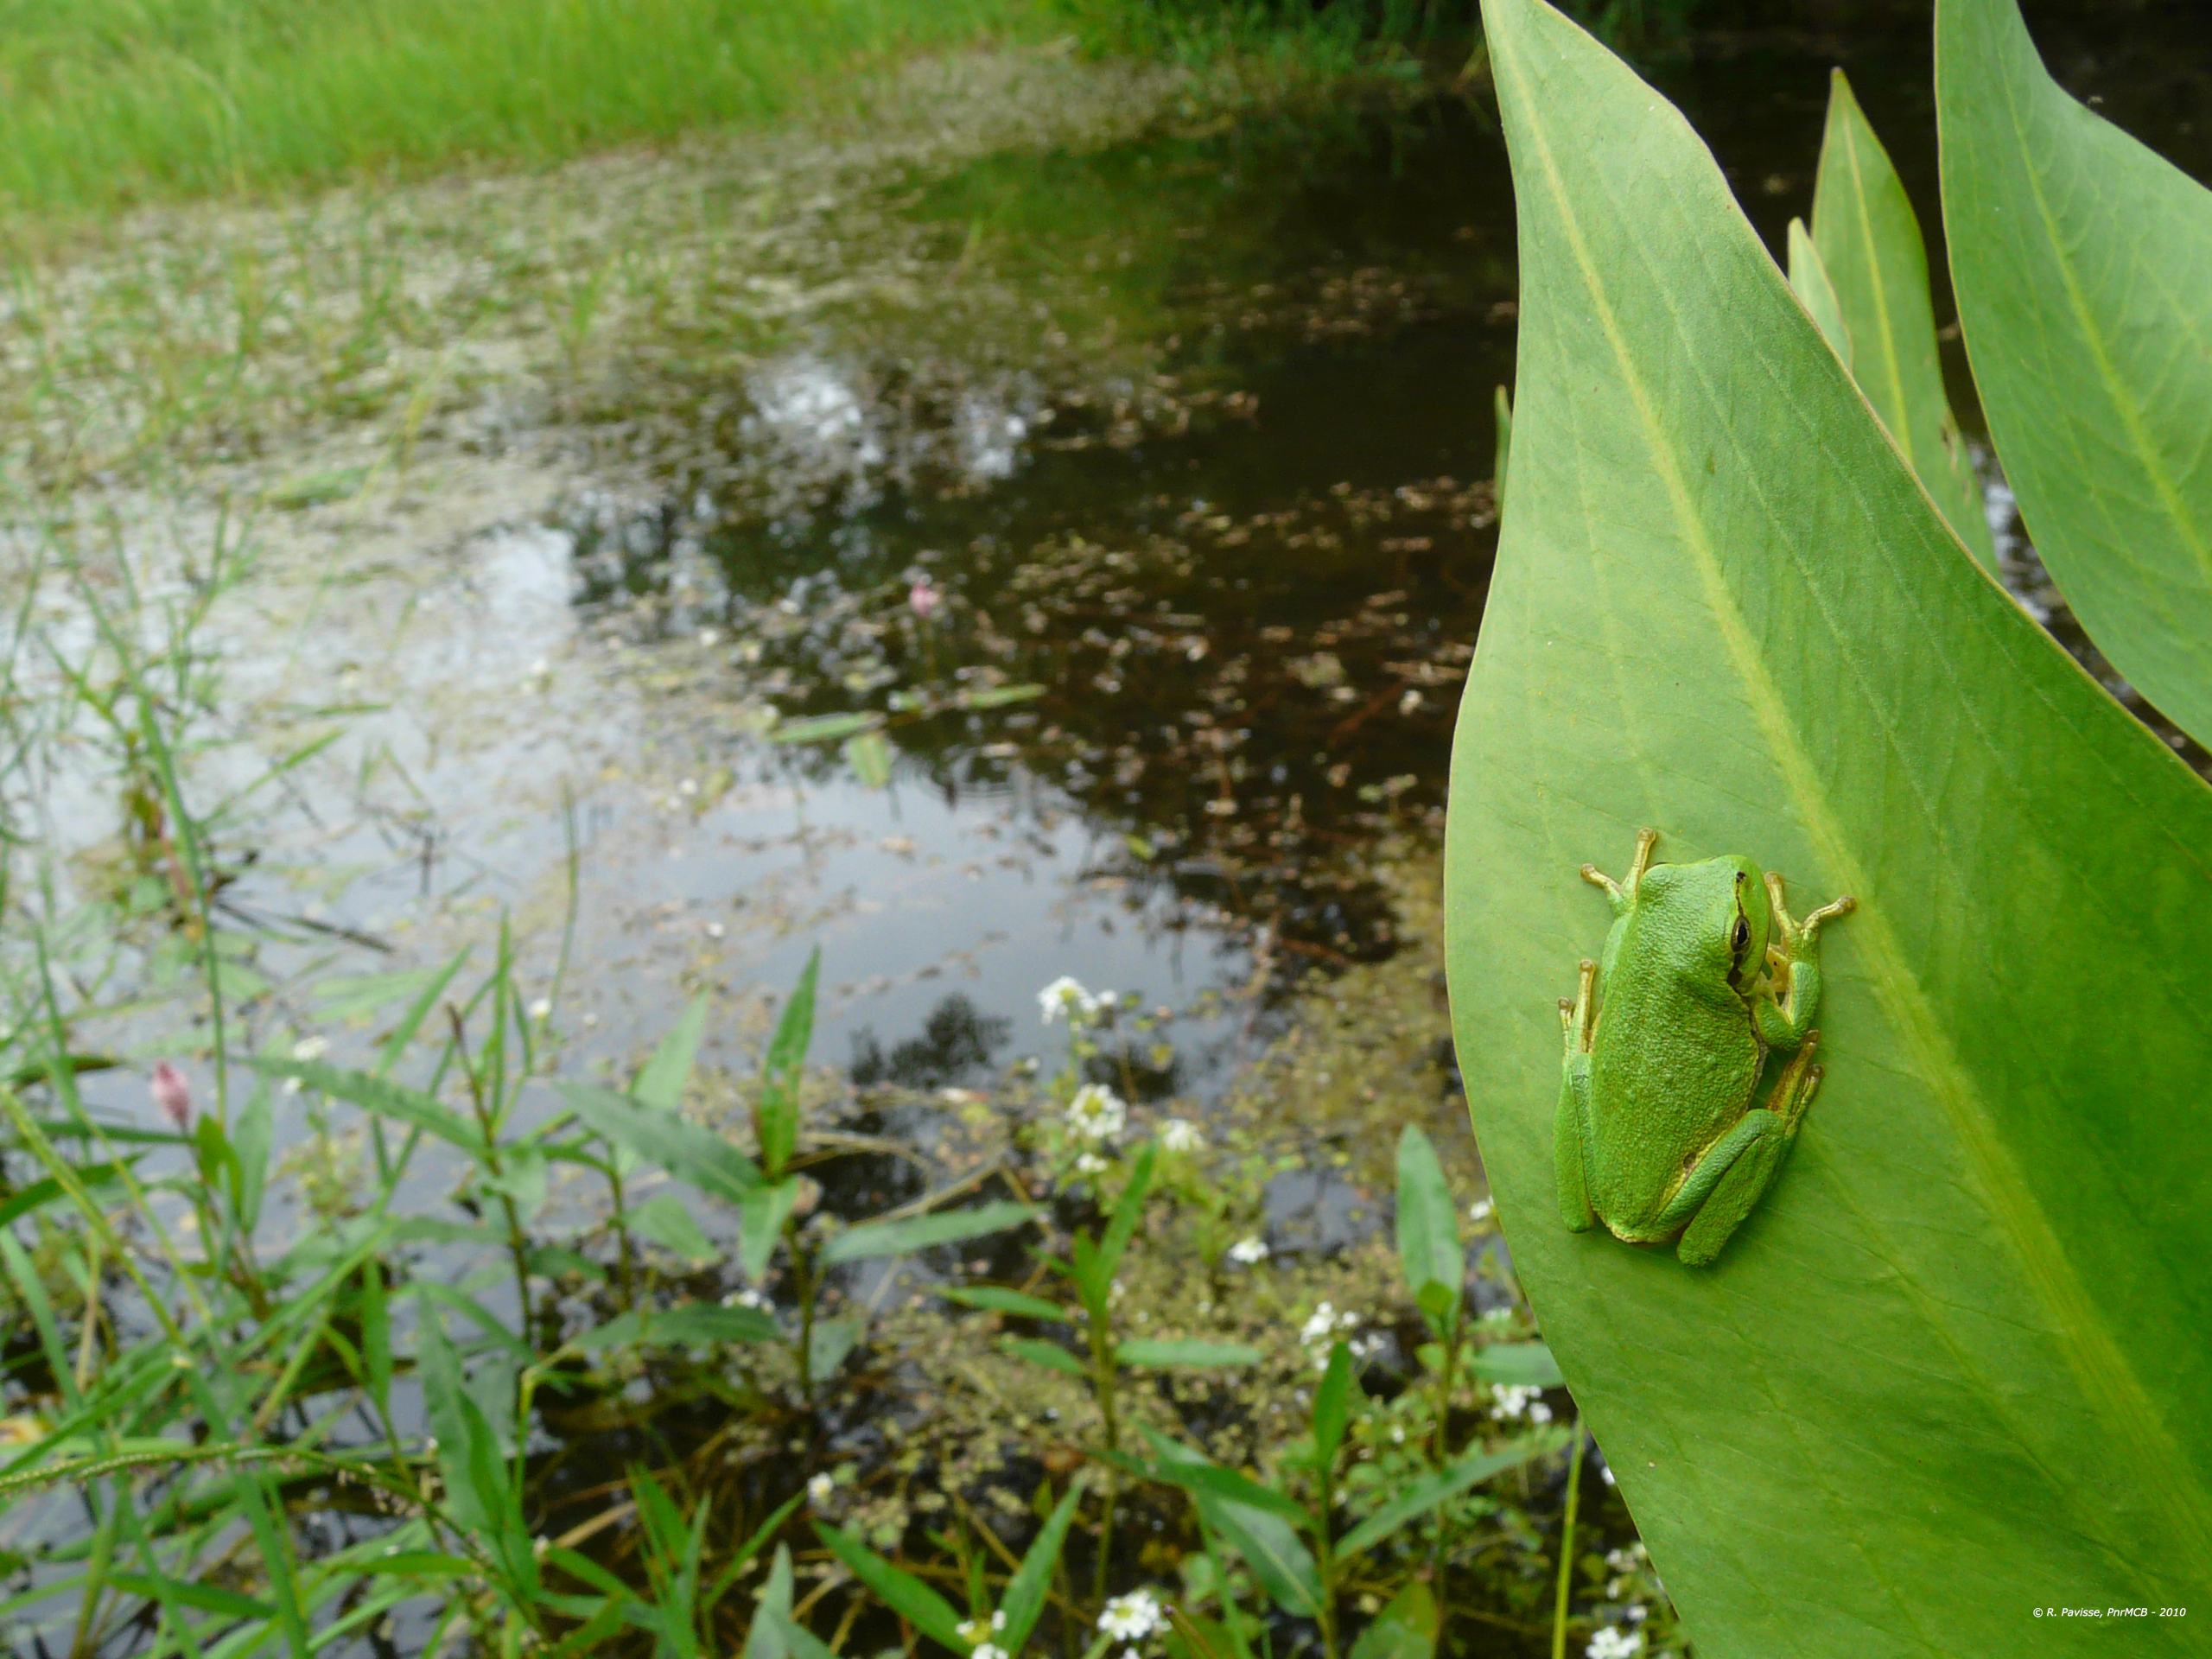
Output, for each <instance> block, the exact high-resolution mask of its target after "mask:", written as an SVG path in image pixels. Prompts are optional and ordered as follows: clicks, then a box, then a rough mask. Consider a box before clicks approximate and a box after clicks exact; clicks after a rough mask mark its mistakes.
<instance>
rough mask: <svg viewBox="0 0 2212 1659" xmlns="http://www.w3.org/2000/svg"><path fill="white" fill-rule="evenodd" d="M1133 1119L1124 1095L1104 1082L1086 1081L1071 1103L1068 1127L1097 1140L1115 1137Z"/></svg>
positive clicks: (1069, 1105)
mask: <svg viewBox="0 0 2212 1659" xmlns="http://www.w3.org/2000/svg"><path fill="white" fill-rule="evenodd" d="M1128 1121H1129V1109H1128V1104H1127V1103H1125V1102H1124V1101H1123V1100H1122V1097H1121V1096H1119V1095H1117V1094H1116V1093H1115V1092H1114V1091H1113V1090H1111V1089H1109V1088H1108V1087H1107V1086H1106V1085H1105V1084H1103V1083H1086V1084H1084V1085H1083V1087H1082V1088H1080V1089H1078V1090H1076V1091H1075V1098H1074V1099H1073V1100H1071V1101H1070V1102H1069V1103H1068V1127H1069V1128H1071V1129H1073V1130H1074V1131H1075V1132H1076V1133H1077V1135H1081V1136H1082V1137H1083V1138H1084V1140H1086V1141H1092V1142H1094V1143H1096V1142H1097V1141H1111V1140H1112V1139H1113V1138H1114V1137H1115V1136H1116V1135H1119V1134H1121V1132H1122V1129H1123V1128H1125V1127H1127V1125H1128Z"/></svg>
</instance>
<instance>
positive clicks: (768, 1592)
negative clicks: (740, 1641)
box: [743, 1544, 791, 1659]
mask: <svg viewBox="0 0 2212 1659" xmlns="http://www.w3.org/2000/svg"><path fill="white" fill-rule="evenodd" d="M790 1620H791V1551H790V1550H789V1549H788V1548H785V1546H783V1545H781V1544H779V1545H777V1546H776V1554H775V1558H774V1560H772V1561H771V1562H770V1563H769V1566H768V1578H767V1581H766V1583H764V1584H763V1585H762V1586H760V1600H759V1602H758V1603H757V1604H756V1605H755V1607H754V1611H753V1628H752V1629H751V1630H747V1632H746V1636H745V1652H744V1655H743V1659H791V1647H790V1645H789V1643H786V1642H785V1640H784V1628H785V1626H787V1625H788V1624H789V1623H790Z"/></svg>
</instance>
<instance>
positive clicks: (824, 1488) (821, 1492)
mask: <svg viewBox="0 0 2212 1659" xmlns="http://www.w3.org/2000/svg"><path fill="white" fill-rule="evenodd" d="M836 1490H837V1483H836V1481H834V1480H832V1479H830V1478H829V1476H828V1475H826V1474H822V1475H817V1476H815V1477H814V1478H813V1479H811V1480H810V1481H808V1482H807V1483H806V1497H807V1501H808V1502H809V1503H828V1502H829V1494H830V1493H832V1492H834V1491H836Z"/></svg>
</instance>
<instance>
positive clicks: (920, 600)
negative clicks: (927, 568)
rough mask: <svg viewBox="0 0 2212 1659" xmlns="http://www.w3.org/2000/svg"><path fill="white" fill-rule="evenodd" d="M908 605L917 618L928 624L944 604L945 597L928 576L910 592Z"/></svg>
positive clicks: (907, 600)
mask: <svg viewBox="0 0 2212 1659" xmlns="http://www.w3.org/2000/svg"><path fill="white" fill-rule="evenodd" d="M906 603H907V604H908V605H909V606H910V607H912V609H913V613H914V614H915V615H916V616H918V617H920V618H921V619H922V620H923V621H925V622H926V621H928V620H930V618H931V617H933V616H935V615H936V614H937V612H938V606H940V605H942V604H944V594H941V593H939V592H938V590H937V588H935V586H933V585H932V584H931V582H930V579H929V578H928V577H927V576H924V577H923V578H922V579H921V580H920V581H919V582H916V583H915V584H914V585H913V587H912V588H911V589H910V590H908V592H907V594H906Z"/></svg>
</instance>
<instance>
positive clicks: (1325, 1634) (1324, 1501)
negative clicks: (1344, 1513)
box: [1313, 1446, 1337, 1659]
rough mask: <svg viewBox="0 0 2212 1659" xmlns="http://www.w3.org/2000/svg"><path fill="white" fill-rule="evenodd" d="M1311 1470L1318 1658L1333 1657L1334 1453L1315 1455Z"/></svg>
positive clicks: (1335, 1632)
mask: <svg viewBox="0 0 2212 1659" xmlns="http://www.w3.org/2000/svg"><path fill="white" fill-rule="evenodd" d="M1317 1449H1318V1446H1317ZM1314 1472H1315V1473H1316V1474H1318V1475H1319V1477H1320V1481H1321V1493H1320V1501H1319V1503H1316V1504H1315V1505H1314V1514H1313V1555H1314V1563H1313V1564H1314V1566H1315V1567H1316V1568H1317V1569H1318V1571H1319V1578H1320V1580H1321V1607H1320V1613H1321V1654H1322V1659H1337V1556H1336V1545H1335V1543H1334V1542H1333V1541H1332V1539H1331V1537H1330V1534H1329V1528H1330V1523H1331V1522H1332V1519H1333V1517H1334V1516H1335V1515H1336V1512H1337V1459H1336V1455H1335V1454H1334V1453H1333V1452H1332V1453H1331V1454H1330V1455H1329V1456H1328V1457H1325V1458H1322V1459H1318V1460H1317V1461H1316V1463H1315V1465H1314Z"/></svg>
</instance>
